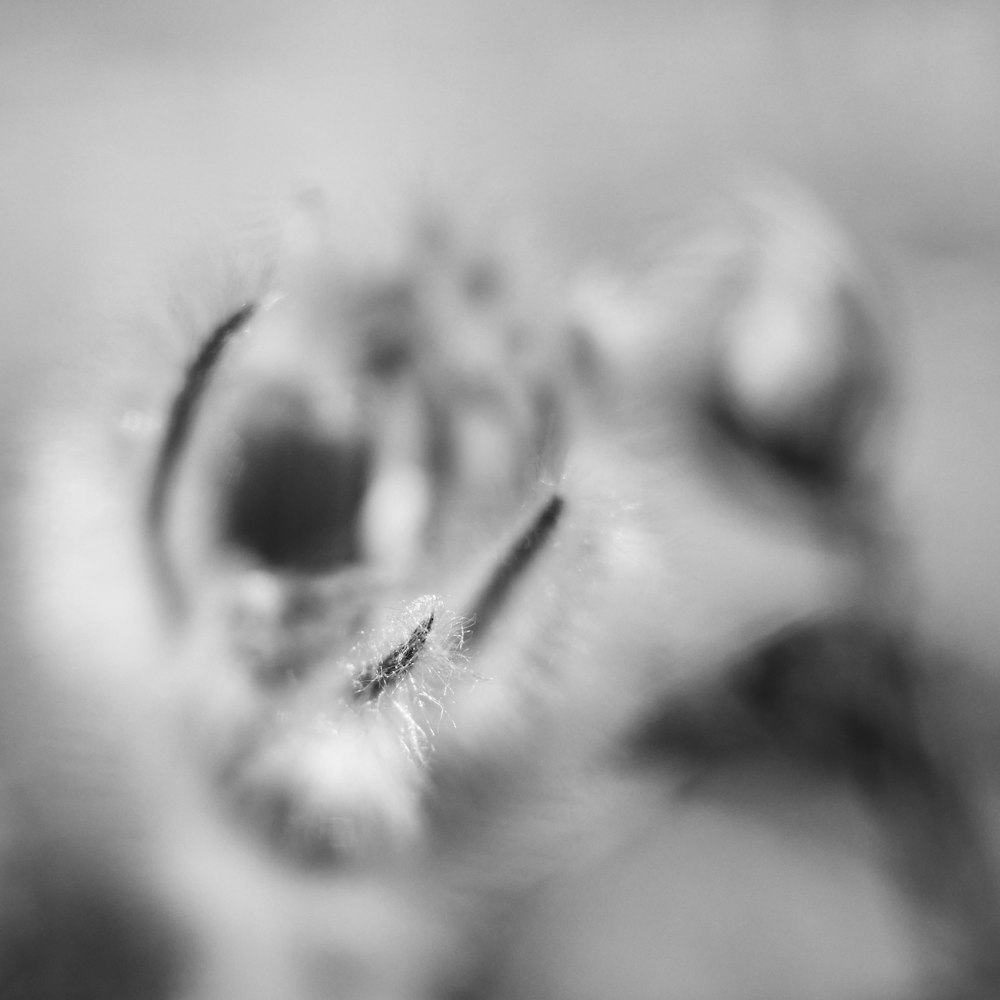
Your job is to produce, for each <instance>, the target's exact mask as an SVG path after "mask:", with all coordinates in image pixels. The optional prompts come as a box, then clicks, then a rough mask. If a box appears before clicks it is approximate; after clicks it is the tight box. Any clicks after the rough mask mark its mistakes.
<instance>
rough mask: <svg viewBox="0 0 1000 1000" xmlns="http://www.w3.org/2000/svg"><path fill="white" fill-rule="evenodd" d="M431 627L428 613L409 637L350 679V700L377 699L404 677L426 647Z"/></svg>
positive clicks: (431, 615) (432, 620)
mask: <svg viewBox="0 0 1000 1000" xmlns="http://www.w3.org/2000/svg"><path fill="white" fill-rule="evenodd" d="M433 625H434V613H433V612H431V613H430V614H429V615H428V616H427V617H426V618H425V619H424V620H423V621H422V622H420V624H419V625H417V627H416V628H415V629H414V630H413V631H412V632H411V633H410V636H409V638H407V639H406V640H405V641H404V642H401V643H400V644H399V645H398V646H396V648H395V649H393V650H391V651H390V652H389V653H387V654H386V655H385V656H383V657H382V659H381V660H378V661H377V662H376V663H369V664H368V665H367V666H366V667H365V668H364V669H363V670H362V671H361V673H360V674H358V676H357V677H356V678H355V680H354V697H355V698H357V699H359V700H361V699H364V700H366V701H368V700H372V699H374V698H377V697H378V696H379V695H380V694H381V693H382V692H383V691H385V690H386V689H387V688H389V687H391V686H394V685H395V684H396V683H398V681H399V680H400V679H401V678H402V677H403V676H404V675H405V674H407V673H408V672H409V671H410V670H411V669H412V668H413V664H414V662H415V661H416V659H417V656H418V655H419V654H420V651H421V650H422V649H423V648H424V646H425V645H426V644H427V637H428V636H429V635H430V633H431V628H432V627H433Z"/></svg>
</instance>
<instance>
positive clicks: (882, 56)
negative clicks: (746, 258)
mask: <svg viewBox="0 0 1000 1000" xmlns="http://www.w3.org/2000/svg"><path fill="white" fill-rule="evenodd" d="M747 164H749V165H765V166H775V167H778V168H784V169H786V170H788V171H789V172H790V173H791V174H793V175H794V176H795V177H797V178H799V179H800V180H801V181H803V182H804V183H805V184H807V185H809V186H811V187H812V188H813V189H814V190H815V191H816V192H817V193H818V194H819V195H820V197H821V198H823V199H824V200H825V201H826V202H827V203H828V204H829V205H830V206H831V207H832V208H833V210H834V211H835V212H837V213H839V214H840V216H841V217H842V218H843V219H844V220H845V222H846V223H847V224H848V226H849V227H850V228H852V229H853V230H854V232H855V233H857V234H858V235H859V236H860V237H861V239H862V241H863V243H864V244H865V245H866V246H867V247H868V248H869V249H870V250H871V252H872V254H873V256H874V258H875V259H876V260H877V261H878V262H880V263H881V264H882V265H883V266H884V268H885V271H886V274H887V275H888V276H889V279H890V286H889V287H890V290H891V296H892V297H893V301H894V308H895V310H896V313H897V315H898V317H899V319H900V329H901V333H900V336H899V344H900V350H899V357H898V364H899V373H900V375H899V378H900V403H901V409H900V415H899V428H898V433H899V435H900V443H901V452H900V455H899V458H898V460H897V461H896V463H895V466H894V471H893V476H894V483H895V487H896V499H897V502H898V504H899V508H900V510H901V512H902V519H903V530H904V531H905V532H907V533H908V534H909V535H911V536H912V537H913V538H914V539H915V542H916V547H917V560H918V571H919V574H920V577H921V593H922V600H923V601H924V612H925V615H926V618H925V620H926V622H927V625H928V627H929V628H931V629H933V630H935V631H936V632H938V633H939V634H940V635H942V636H943V637H944V638H945V639H946V640H948V641H949V642H952V643H954V644H955V645H957V646H958V647H959V648H961V649H964V650H966V651H968V652H970V653H971V654H973V655H974V656H976V657H979V658H981V659H982V660H983V661H984V662H989V663H992V662H994V661H996V660H997V657H998V654H1000V607H998V599H997V593H996V588H995V587H994V577H995V574H996V572H997V570H998V568H1000V518H998V512H1000V447H998V445H997V440H996V438H997V432H998V430H1000V282H998V281H997V277H998V275H1000V169H998V166H1000V6H998V5H996V4H993V3H990V2H988V0H948V2H944V0H942V2H939V3H931V2H927V0H898V2H871V3H865V4H860V3H849V2H840V3H829V2H822V0H715V2H693V0H692V2H675V3H666V2H654V0H617V2H614V3H611V2H605V3H601V2H596V0H575V2H570V0H504V2H500V0H480V2H468V0H423V2H419V3H414V2H407V0H343V2H340V3H330V2H319V0H284V2H282V3H281V4H277V3H265V2H244V3H238V2H235V0H172V2H169V3H164V2H162V0H156V2H152V0H89V2H87V3H70V2H65V0H58V2H57V0H3V4H2V7H0V273H2V279H0V317H2V326H0V338H2V342H0V361H2V363H3V365H4V369H5V374H4V378H3V382H2V386H3V392H4V393H5V399H4V405H3V407H2V410H0V412H2V414H3V418H4V420H5V421H7V422H8V423H9V422H11V421H19V420H22V419H23V418H24V415H25V413H26V410H27V408H28V407H30V405H31V401H32V397H33V395H34V393H33V391H32V381H31V378H32V377H33V373H34V372H36V371H37V370H38V368H39V366H46V365H49V364H51V363H52V361H53V359H54V358H56V357H58V356H60V355H61V354H63V353H64V351H65V349H66V346H67V344H70V343H72V340H73V338H74V337H75V336H77V335H78V333H79V331H80V330H81V329H82V328H83V327H85V326H88V325H93V323H94V322H98V321H99V320H100V317H101V316H104V315H109V314H111V313H113V311H114V308H115V303H116V301H118V300H119V298H120V297H121V298H123V300H124V301H125V302H126V304H127V307H128V308H131V307H133V306H134V304H135V301H136V299H137V298H140V299H141V296H142V294H143V293H142V289H143V288H145V287H157V285H156V283H157V281H158V280H160V278H161V277H162V272H163V271H164V269H170V268H172V267H173V266H174V265H176V264H177V262H178V261H179V260H180V259H181V258H182V257H183V255H184V253H185V252H186V250H188V249H189V248H192V247H198V246H199V244H200V243H201V241H202V240H205V241H209V242H212V241H214V242H218V241H219V240H220V239H221V240H223V241H225V238H226V236H227V234H229V233H230V232H233V231H235V230H236V229H238V228H239V226H240V225H242V224H243V222H244V220H245V219H246V218H247V217H248V216H251V217H252V216H254V215H255V213H257V212H259V211H260V210H261V207H262V206H269V205H271V204H273V203H274V201H275V200H276V199H278V198H280V197H281V196H282V195H284V194H285V193H286V192H287V191H289V190H290V189H291V188H292V187H293V186H294V185H296V184H300V183H303V182H304V183H321V184H322V185H323V186H325V187H326V188H327V189H328V190H330V191H332V192H334V193H335V194H337V195H338V196H340V195H344V196H345V197H347V198H349V199H350V198H368V197H372V196H373V192H377V191H378V190H386V191H389V190H392V189H393V188H394V187H398V186H399V185H400V184H409V183H412V182H413V181H414V180H416V182H417V183H419V181H420V178H421V175H422V172H423V171H426V173H427V176H434V177H435V178H440V177H442V176H443V177H445V178H448V177H452V178H454V179H456V180H457V182H459V183H461V182H462V180H463V179H466V180H470V181H472V182H473V183H474V184H475V185H477V186H479V187H483V186H485V187H486V188H487V189H493V188H495V187H499V188H501V189H502V190H503V191H504V192H505V194H506V195H509V197H510V198H511V201H512V203H514V204H516V205H517V206H518V208H521V209H523V210H524V211H525V213H527V214H529V215H530V216H532V217H533V218H535V219H537V220H538V223H539V226H540V228H541V229H542V230H543V231H544V232H545V233H546V235H547V237H548V238H549V239H550V241H551V242H552V244H553V246H554V247H555V248H556V249H557V250H558V251H560V252H562V253H563V254H564V255H565V256H566V257H568V259H570V260H573V261H575V260H580V261H584V260H588V259H591V258H598V259H603V260H610V261H614V260H615V259H618V258H621V259H623V260H626V261H627V260H628V259H629V256H630V255H633V254H634V251H635V248H636V247H638V246H640V245H641V244H642V243H643V242H644V241H645V240H647V239H648V238H649V237H650V236H652V235H654V234H655V233H656V230H657V227H658V226H659V225H661V223H662V220H663V219H664V218H670V217H672V216H673V215H675V214H676V213H678V212H683V211H684V210H686V209H687V208H689V207H691V206H692V205H693V204H695V202H696V201H697V199H698V197H699V196H700V195H701V194H703V193H704V192H705V191H706V190H708V189H709V187H710V186H711V185H712V183H714V181H715V180H716V179H717V178H720V177H725V175H726V174H727V173H728V172H729V171H730V170H731V169H732V168H734V167H739V166H741V165H747ZM137 290H138V291H137ZM997 669H1000V664H998V665H997Z"/></svg>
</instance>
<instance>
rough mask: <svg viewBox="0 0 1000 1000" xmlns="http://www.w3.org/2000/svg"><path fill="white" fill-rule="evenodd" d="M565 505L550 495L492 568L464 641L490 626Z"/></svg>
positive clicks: (542, 544)
mask: <svg viewBox="0 0 1000 1000" xmlns="http://www.w3.org/2000/svg"><path fill="white" fill-rule="evenodd" d="M565 506H566V502H565V500H563V498H562V497H561V496H559V494H558V493H556V494H553V495H552V497H550V499H549V500H548V502H546V503H545V504H544V505H543V507H542V509H541V510H540V511H539V512H538V514H537V515H536V516H535V518H534V520H533V521H532V522H531V523H530V524H529V525H528V527H527V528H526V530H525V531H524V532H523V533H522V534H521V535H520V536H519V537H518V538H517V540H516V541H515V542H514V545H513V546H512V548H511V549H510V551H509V552H508V553H507V555H506V556H505V557H504V558H503V559H502V560H501V561H500V563H499V565H498V566H497V567H496V569H494V571H493V573H492V575H491V576H490V578H489V580H487V582H486V586H485V587H484V588H483V590H482V592H481V593H480V594H479V597H478V598H476V600H475V601H473V603H472V608H471V609H470V612H469V615H468V619H469V625H468V628H467V629H466V631H465V642H466V644H468V643H470V642H472V641H473V640H474V639H476V638H482V636H483V634H484V633H485V632H486V630H487V629H488V628H489V627H490V626H491V625H492V623H493V621H494V620H495V618H496V616H497V614H498V613H499V612H500V609H501V608H502V607H503V605H504V604H505V603H506V601H507V598H508V597H509V596H510V592H511V590H512V589H513V588H514V584H515V583H516V582H517V580H518V578H519V577H520V576H521V574H522V573H523V572H524V571H525V570H526V569H527V568H528V566H529V565H530V564H531V562H532V561H533V560H534V558H535V556H537V555H538V553H539V552H540V551H541V550H542V549H543V548H544V547H545V543H546V542H547V541H548V540H549V538H550V537H551V535H552V532H553V530H554V529H555V526H556V524H558V522H559V518H560V517H561V516H562V513H563V510H564V509H565Z"/></svg>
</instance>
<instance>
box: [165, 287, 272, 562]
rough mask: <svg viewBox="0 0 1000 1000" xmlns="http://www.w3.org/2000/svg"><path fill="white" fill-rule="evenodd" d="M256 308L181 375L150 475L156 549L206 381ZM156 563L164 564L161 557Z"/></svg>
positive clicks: (231, 320) (209, 343)
mask: <svg viewBox="0 0 1000 1000" xmlns="http://www.w3.org/2000/svg"><path fill="white" fill-rule="evenodd" d="M256 308H257V306H256V303H254V302H249V303H247V304H246V305H244V306H241V307H240V308H239V309H237V310H236V312H234V313H233V314H232V315H231V316H229V317H228V318H227V319H225V320H223V321H222V322H221V323H220V324H219V325H218V326H217V327H216V328H215V329H214V330H213V331H212V332H211V333H210V334H209V336H208V337H207V338H206V339H205V341H204V343H203V344H202V345H201V348H200V349H199V350H198V353H197V354H196V355H195V356H194V359H193V360H192V361H191V363H190V365H188V369H187V371H186V372H185V375H184V383H183V385H182V386H181V388H180V391H179V392H178V393H177V395H176V396H175V397H174V401H173V403H172V405H171V407H170V414H169V417H168V420H167V428H166V431H165V432H164V435H163V440H162V441H161V443H160V450H159V453H158V455H157V459H156V466H155V468H154V471H153V481H152V485H151V487H150V493H149V507H148V510H147V519H148V524H149V528H150V531H151V533H152V536H153V541H154V543H156V544H157V547H158V549H159V548H160V545H159V543H160V540H161V536H162V531H163V518H164V514H165V511H166V501H167V494H168V491H169V488H170V479H171V477H172V475H173V472H174V468H175V467H176V465H177V462H178V459H179V458H180V454H181V452H182V450H183V449H184V445H185V443H186V442H187V439H188V435H189V434H190V432H191V427H192V425H193V424H194V420H195V417H196V416H197V414H198V407H199V405H200V403H201V400H202V398H203V396H204V393H205V388H206V386H207V385H208V380H209V378H210V377H211V375H212V372H213V371H214V369H215V367H216V365H217V364H218V362H219V359H220V358H221V357H222V354H223V352H224V350H225V348H226V347H227V345H228V344H229V342H230V341H231V340H232V339H233V337H234V336H235V335H236V334H237V333H238V332H239V331H240V330H241V329H243V327H244V326H245V325H246V323H247V321H248V320H249V319H250V317H251V316H252V315H253V313H254V310H255V309H256ZM159 561H160V562H161V563H162V562H163V557H162V554H161V555H160V558H159Z"/></svg>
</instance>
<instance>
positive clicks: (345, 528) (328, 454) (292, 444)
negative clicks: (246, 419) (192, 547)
mask: <svg viewBox="0 0 1000 1000" xmlns="http://www.w3.org/2000/svg"><path fill="white" fill-rule="evenodd" d="M239 459H240V460H239V462H238V463H237V466H238V469H237V472H236V474H235V477H234V479H233V481H232V483H231V485H230V486H229V493H228V499H227V502H226V506H225V507H224V508H223V522H222V523H223V534H224V538H225V540H226V541H227V542H229V543H230V544H232V545H234V546H237V547H239V548H241V549H243V550H245V551H246V552H248V553H249V554H251V555H253V556H255V557H256V558H257V559H259V560H260V561H261V562H263V563H264V564H265V565H267V566H269V567H271V568H274V569H288V570H298V571H301V572H323V571H326V570H330V569H333V568H335V567H337V566H339V565H342V564H344V563H350V562H355V561H356V560H357V559H358V558H359V556H360V552H359V537H358V534H359V533H358V523H357V522H358V516H359V514H360V511H361V503H362V499H363V497H364V493H365V488H366V486H367V483H368V473H369V464H370V463H369V449H368V448H367V446H366V445H365V443H364V442H362V441H360V440H338V439H335V438H331V437H328V436H322V435H320V434H319V433H317V432H314V431H309V430H307V429H303V428H301V427H289V426H284V427H281V426H279V427H270V428H255V429H253V430H251V431H250V432H248V433H246V434H245V435H243V437H242V439H241V445H240V449H239Z"/></svg>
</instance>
